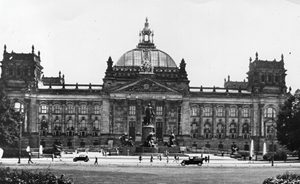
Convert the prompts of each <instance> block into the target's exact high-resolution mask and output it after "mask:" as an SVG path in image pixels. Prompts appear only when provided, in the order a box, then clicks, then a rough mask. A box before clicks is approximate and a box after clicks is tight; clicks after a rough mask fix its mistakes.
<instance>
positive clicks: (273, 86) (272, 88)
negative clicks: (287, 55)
mask: <svg viewBox="0 0 300 184" xmlns="http://www.w3.org/2000/svg"><path fill="white" fill-rule="evenodd" d="M247 74H248V81H249V82H248V90H250V91H252V92H253V93H266V94H284V93H286V85H285V76H286V70H285V68H284V59H283V55H281V60H280V61H276V59H274V60H273V61H267V60H265V61H263V60H260V59H258V53H256V54H255V60H254V61H252V59H251V58H250V63H249V72H248V73H247Z"/></svg>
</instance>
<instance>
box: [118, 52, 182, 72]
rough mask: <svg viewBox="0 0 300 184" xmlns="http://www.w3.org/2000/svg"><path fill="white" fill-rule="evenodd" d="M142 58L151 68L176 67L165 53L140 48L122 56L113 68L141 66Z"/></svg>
mask: <svg viewBox="0 0 300 184" xmlns="http://www.w3.org/2000/svg"><path fill="white" fill-rule="evenodd" d="M144 58H147V60H148V61H149V62H150V63H151V65H152V67H167V68H175V67H177V66H176V64H175V62H174V60H173V59H172V58H171V57H170V56H169V55H168V54H167V53H165V52H163V51H161V50H158V49H142V48H136V49H133V50H130V51H128V52H126V53H125V54H123V55H122V57H121V58H120V59H119V60H118V62H117V63H116V65H115V66H125V67H133V66H141V65H142V62H143V61H144Z"/></svg>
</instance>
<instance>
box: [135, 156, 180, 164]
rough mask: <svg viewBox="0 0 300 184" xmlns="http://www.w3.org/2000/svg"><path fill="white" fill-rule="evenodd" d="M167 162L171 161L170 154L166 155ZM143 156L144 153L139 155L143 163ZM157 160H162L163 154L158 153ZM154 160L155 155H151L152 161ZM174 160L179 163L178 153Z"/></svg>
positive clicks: (140, 161)
mask: <svg viewBox="0 0 300 184" xmlns="http://www.w3.org/2000/svg"><path fill="white" fill-rule="evenodd" d="M165 157H166V162H167V163H169V155H166V156H165ZM142 160H143V157H142V155H139V163H142ZM157 160H159V161H162V155H161V154H158V155H157ZM153 161H154V157H153V155H151V156H150V163H152V162H153ZM173 162H175V163H179V156H178V155H174V160H173Z"/></svg>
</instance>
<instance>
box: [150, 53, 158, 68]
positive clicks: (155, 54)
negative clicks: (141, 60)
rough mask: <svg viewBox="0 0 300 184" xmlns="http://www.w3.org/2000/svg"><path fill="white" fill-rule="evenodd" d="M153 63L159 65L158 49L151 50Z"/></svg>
mask: <svg viewBox="0 0 300 184" xmlns="http://www.w3.org/2000/svg"><path fill="white" fill-rule="evenodd" d="M151 63H152V66H157V63H158V53H157V51H151Z"/></svg>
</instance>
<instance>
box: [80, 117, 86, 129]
mask: <svg viewBox="0 0 300 184" xmlns="http://www.w3.org/2000/svg"><path fill="white" fill-rule="evenodd" d="M79 127H80V131H86V130H87V122H86V120H85V117H82V118H81V121H80V126H79Z"/></svg>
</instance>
